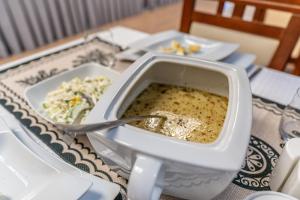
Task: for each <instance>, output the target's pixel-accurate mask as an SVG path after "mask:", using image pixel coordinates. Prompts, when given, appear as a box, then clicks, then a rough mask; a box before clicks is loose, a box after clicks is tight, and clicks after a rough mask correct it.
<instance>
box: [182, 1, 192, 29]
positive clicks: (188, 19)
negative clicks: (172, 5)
mask: <svg viewBox="0 0 300 200" xmlns="http://www.w3.org/2000/svg"><path fill="white" fill-rule="evenodd" d="M194 7H195V0H185V1H184V4H183V8H182V17H181V26H180V31H182V32H185V33H188V32H189V31H190V27H191V23H192V15H191V14H192V13H193V10H194Z"/></svg>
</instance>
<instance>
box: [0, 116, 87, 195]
mask: <svg viewBox="0 0 300 200" xmlns="http://www.w3.org/2000/svg"><path fill="white" fill-rule="evenodd" d="M0 127H1V131H0V193H1V195H2V196H0V197H1V198H6V199H11V200H14V199H28V200H29V199H30V200H33V199H36V200H38V199H44V200H52V199H70V200H71V199H78V198H80V197H81V196H82V195H83V194H84V193H85V192H86V191H87V190H88V188H89V187H90V186H91V184H92V182H91V181H90V180H88V179H84V178H81V177H78V176H77V177H75V176H72V175H70V174H67V173H65V172H62V171H60V170H57V169H55V168H53V167H51V166H49V165H48V164H47V163H45V162H44V161H43V160H41V159H40V158H38V157H37V156H36V155H35V154H33V153H32V152H31V151H30V150H29V149H28V148H27V147H25V146H24V145H23V144H22V143H21V142H20V141H19V140H18V139H17V138H16V136H15V135H14V134H13V133H12V132H11V131H10V130H9V129H8V128H5V127H6V126H5V123H4V122H3V120H0Z"/></svg>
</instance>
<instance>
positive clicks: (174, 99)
mask: <svg viewBox="0 0 300 200" xmlns="http://www.w3.org/2000/svg"><path fill="white" fill-rule="evenodd" d="M227 106H228V98H227V97H223V96H220V95H216V94H212V93H209V92H205V91H202V90H198V89H193V88H188V87H180V86H174V85H166V84H158V83H152V84H151V85H150V86H149V87H147V88H146V89H145V90H144V91H143V92H142V93H141V94H140V95H139V96H138V97H137V98H136V99H135V100H134V101H133V103H132V104H131V105H130V106H129V108H128V109H127V110H126V112H125V113H124V115H123V117H124V118H125V117H130V116H136V115H161V116H165V117H166V120H163V121H161V120H162V119H158V118H149V119H146V120H143V121H138V122H133V123H130V124H131V125H133V126H136V127H139V128H142V129H145V130H148V131H152V132H156V133H160V134H163V135H167V136H171V137H175V138H178V139H182V140H186V141H192V142H199V143H211V142H213V141H215V140H216V139H217V138H218V136H219V133H220V131H221V129H222V127H223V123H224V120H225V116H226V111H227Z"/></svg>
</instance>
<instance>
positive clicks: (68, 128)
mask: <svg viewBox="0 0 300 200" xmlns="http://www.w3.org/2000/svg"><path fill="white" fill-rule="evenodd" d="M147 118H160V119H163V120H166V117H164V116H159V115H144V116H133V117H128V118H123V119H118V120H113V121H108V122H101V123H95V124H55V125H56V127H57V128H58V129H61V130H64V131H65V132H66V133H67V134H72V133H76V135H84V134H86V132H92V131H99V130H103V129H110V128H114V127H117V126H121V125H124V124H127V123H130V122H134V121H141V120H144V119H147Z"/></svg>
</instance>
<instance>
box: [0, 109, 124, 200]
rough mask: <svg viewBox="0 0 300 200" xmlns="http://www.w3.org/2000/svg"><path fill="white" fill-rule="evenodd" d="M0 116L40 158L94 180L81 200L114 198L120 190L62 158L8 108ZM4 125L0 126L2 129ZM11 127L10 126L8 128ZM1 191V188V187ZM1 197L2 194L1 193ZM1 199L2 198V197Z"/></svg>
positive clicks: (61, 169)
mask: <svg viewBox="0 0 300 200" xmlns="http://www.w3.org/2000/svg"><path fill="white" fill-rule="evenodd" d="M0 113H1V115H0V118H2V119H3V120H4V121H5V123H6V124H5V126H6V127H7V128H6V129H10V130H12V131H13V133H14V134H15V135H16V136H17V138H18V139H19V140H20V141H21V142H22V143H23V144H24V145H25V146H26V147H27V148H28V149H30V150H31V151H32V152H33V153H34V154H36V155H37V156H38V157H39V158H41V159H42V160H44V161H45V162H47V164H49V165H51V166H52V167H54V168H55V169H57V170H60V171H63V172H65V173H68V174H72V175H73V176H75V177H82V178H85V179H87V180H90V181H91V182H92V185H91V187H90V188H89V189H88V191H87V192H86V193H85V194H84V195H83V196H82V197H81V198H80V200H111V199H114V198H115V197H116V196H117V195H118V193H119V192H120V186H119V185H117V184H114V183H111V182H108V181H105V180H103V179H100V178H98V177H95V176H93V175H91V174H88V173H86V172H83V171H81V170H79V169H77V168H76V167H74V166H72V165H70V164H68V163H66V162H64V161H63V160H61V159H60V158H59V157H58V155H57V154H55V153H54V152H53V151H52V150H50V149H49V147H47V146H46V145H45V144H44V143H42V142H41V141H40V140H39V139H38V138H37V137H36V136H34V135H32V134H29V133H28V131H26V132H25V131H24V129H23V128H22V127H21V125H20V124H19V122H17V120H16V119H15V118H14V117H13V116H12V115H11V114H10V113H8V112H7V111H6V110H4V109H3V108H0ZM0 120H1V119H0ZM2 127H3V126H0V128H1V129H0V130H3V129H2ZM8 127H9V128H8ZM0 193H1V189H0ZM0 197H1V195H0ZM0 199H1V198H0Z"/></svg>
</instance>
